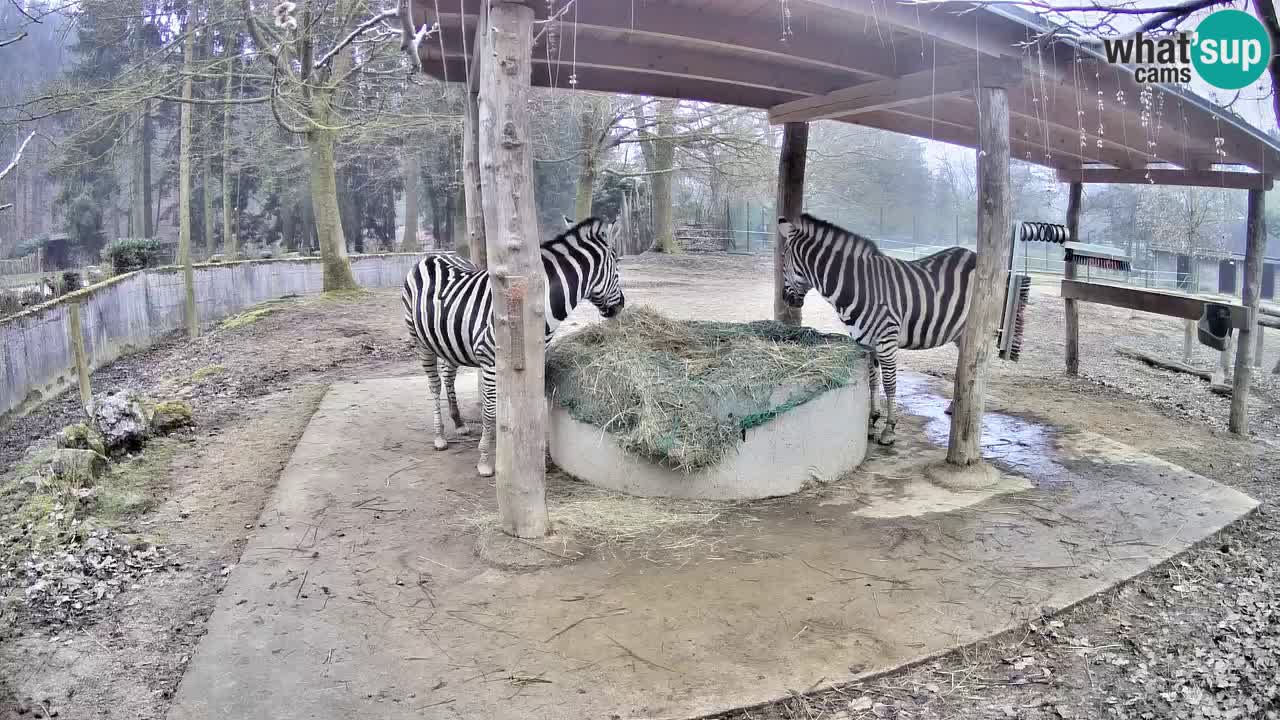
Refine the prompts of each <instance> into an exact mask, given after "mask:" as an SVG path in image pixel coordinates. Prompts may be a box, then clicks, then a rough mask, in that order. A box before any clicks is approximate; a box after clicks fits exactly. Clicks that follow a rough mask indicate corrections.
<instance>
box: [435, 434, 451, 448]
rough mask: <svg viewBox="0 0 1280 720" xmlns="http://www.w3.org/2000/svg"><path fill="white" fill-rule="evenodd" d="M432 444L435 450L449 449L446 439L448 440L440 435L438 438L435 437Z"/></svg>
mask: <svg viewBox="0 0 1280 720" xmlns="http://www.w3.org/2000/svg"><path fill="white" fill-rule="evenodd" d="M434 444H435V446H436V449H437V450H448V449H449V441H448V440H445V439H444V438H442V437H438V438H436V441H435V443H434Z"/></svg>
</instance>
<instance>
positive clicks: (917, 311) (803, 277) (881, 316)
mask: <svg viewBox="0 0 1280 720" xmlns="http://www.w3.org/2000/svg"><path fill="white" fill-rule="evenodd" d="M778 232H779V233H780V234H781V235H782V237H783V241H784V242H785V243H786V247H785V250H784V253H783V279H782V295H783V299H784V300H785V301H786V303H787V304H788V305H790V306H791V307H797V308H798V307H800V306H802V305H803V304H804V296H805V294H806V293H808V292H809V290H810V289H814V290H817V291H818V293H819V294H820V295H822V296H823V297H824V298H826V300H827V302H829V303H831V306H832V307H834V308H835V310H836V313H837V314H838V315H839V316H840V319H841V321H843V322H844V324H845V325H846V326H848V328H849V334H850V335H851V336H852V337H853V339H854V340H855V341H856V342H858V343H859V344H861V345H864V346H866V347H868V348H870V349H871V352H872V364H871V427H872V430H873V431H874V429H875V425H876V422H877V421H878V420H879V418H880V411H879V409H878V408H877V407H876V395H877V388H876V385H877V380H878V379H879V378H877V373H876V369H877V366H878V367H879V369H880V371H881V372H880V374H881V375H883V379H884V392H885V396H886V398H887V401H888V402H887V407H886V414H885V424H884V428H883V429H882V430H881V432H880V437H879V441H880V443H881V444H882V445H891V444H893V440H894V428H895V427H896V426H897V424H898V420H897V414H896V412H895V408H894V395H895V394H896V392H897V386H898V369H897V368H898V361H897V355H898V350H899V349H902V350H927V349H929V348H935V347H940V346H942V345H945V344H947V343H950V342H957V343H958V341H959V338H960V332H961V330H963V329H964V324H965V320H966V318H967V317H968V314H969V299H970V292H969V285H970V283H971V282H972V279H973V271H974V268H975V267H976V265H977V255H975V254H974V253H973V251H971V250H968V249H965V248H959V247H954V248H947V249H946V250H941V251H939V252H936V253H934V254H932V255H929V256H928V257H923V258H919V259H917V260H899V259H897V258H894V257H890V256H888V255H885V254H884V253H882V252H880V249H879V248H878V247H876V244H875V243H874V242H872V241H871V240H869V239H867V238H865V237H863V236H861V235H858V234H857V233H852V232H849V231H848V230H845V229H843V228H841V227H838V226H836V225H833V224H831V223H829V222H826V221H824V220H819V219H817V218H815V217H813V216H812V215H809V214H808V213H805V214H803V215H801V216H800V219H799V220H798V221H795V222H789V221H788V220H787V219H786V218H778Z"/></svg>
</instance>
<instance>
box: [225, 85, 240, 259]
mask: <svg viewBox="0 0 1280 720" xmlns="http://www.w3.org/2000/svg"><path fill="white" fill-rule="evenodd" d="M232 80H233V74H232V73H231V72H230V71H228V72H227V86H226V88H225V89H224V90H223V98H225V99H227V100H230V99H231V82H232ZM232 117H233V116H232V114H231V104H230V103H228V104H227V105H226V107H225V109H224V110H223V111H222V254H223V255H225V256H226V258H227V259H228V260H235V259H236V257H237V255H239V253H240V248H239V247H238V243H237V242H236V232H235V227H234V226H233V225H232V211H233V210H234V209H235V198H234V194H235V193H234V187H233V183H232V181H231V124H232Z"/></svg>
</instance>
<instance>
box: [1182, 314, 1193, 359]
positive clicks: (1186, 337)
mask: <svg viewBox="0 0 1280 720" xmlns="http://www.w3.org/2000/svg"><path fill="white" fill-rule="evenodd" d="M1195 347H1196V321H1195V320H1183V321H1182V362H1184V363H1186V364H1188V365H1190V364H1191V355H1192V352H1193V351H1194V350H1195Z"/></svg>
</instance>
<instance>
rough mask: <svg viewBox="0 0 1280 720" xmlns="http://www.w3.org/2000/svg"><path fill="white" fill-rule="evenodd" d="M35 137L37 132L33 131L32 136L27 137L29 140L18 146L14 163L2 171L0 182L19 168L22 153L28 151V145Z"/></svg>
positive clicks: (0, 171)
mask: <svg viewBox="0 0 1280 720" xmlns="http://www.w3.org/2000/svg"><path fill="white" fill-rule="evenodd" d="M35 136H36V131H35V130H32V131H31V134H30V135H28V136H27V139H26V140H23V141H22V144H21V145H19V146H18V152H17V153H15V154H14V156H13V161H12V162H10V163H9V164H8V165H7V166H6V167H5V169H3V170H0V180H3V179H4V178H5V176H6V175H8V174H9V173H11V172H13V169H14V168H16V167H18V161H19V160H21V159H22V152H23V151H24V150H26V149H27V143H29V142H31V138H33V137H35Z"/></svg>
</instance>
